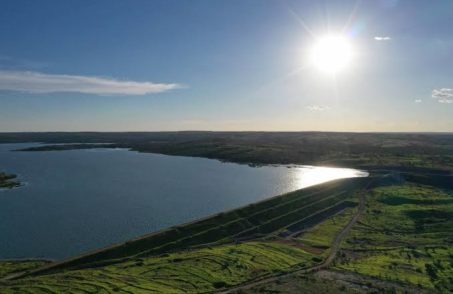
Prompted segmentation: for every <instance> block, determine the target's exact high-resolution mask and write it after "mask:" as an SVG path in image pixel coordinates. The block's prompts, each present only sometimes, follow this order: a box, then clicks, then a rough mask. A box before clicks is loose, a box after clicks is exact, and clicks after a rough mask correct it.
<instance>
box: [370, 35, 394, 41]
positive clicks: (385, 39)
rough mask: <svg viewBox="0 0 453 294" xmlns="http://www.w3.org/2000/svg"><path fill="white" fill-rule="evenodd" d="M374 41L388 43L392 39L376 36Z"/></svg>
mask: <svg viewBox="0 0 453 294" xmlns="http://www.w3.org/2000/svg"><path fill="white" fill-rule="evenodd" d="M374 39H375V40H376V41H390V40H391V39H392V38H390V37H389V36H376V37H374Z"/></svg>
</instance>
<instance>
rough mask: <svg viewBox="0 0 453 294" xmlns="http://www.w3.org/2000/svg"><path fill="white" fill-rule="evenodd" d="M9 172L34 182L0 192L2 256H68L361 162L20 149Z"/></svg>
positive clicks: (4, 148) (2, 166) (5, 167)
mask: <svg viewBox="0 0 453 294" xmlns="http://www.w3.org/2000/svg"><path fill="white" fill-rule="evenodd" d="M37 145H39V144H0V171H5V172H8V173H15V174H17V175H19V179H20V180H21V181H22V182H24V183H25V185H24V186H22V187H20V188H16V189H12V190H1V191H0V236H1V239H0V259H9V258H52V259H61V258H66V257H70V256H73V255H77V254H79V253H82V252H85V251H89V250H93V249H97V248H99V247H103V246H106V245H110V244H113V243H118V242H122V241H125V240H127V239H130V238H133V237H137V236H140V235H143V234H146V233H149V232H152V231H156V230H159V229H162V228H166V227H169V226H173V225H177V224H181V223H184V222H188V221H192V220H195V219H197V218H200V217H204V216H207V215H210V214H213V213H217V212H221V211H224V210H229V209H232V208H237V207H240V206H243V205H246V204H249V203H252V202H255V201H259V200H262V199H265V198H267V197H270V196H274V195H278V194H282V193H285V192H289V191H293V190H297V189H300V188H303V187H307V186H310V185H313V184H316V183H321V182H324V181H328V180H333V179H336V178H346V177H356V176H366V175H367V174H366V173H364V172H361V171H358V170H354V169H336V168H326V167H312V166H292V167H291V168H289V167H286V166H263V167H249V166H247V165H239V164H233V163H222V162H220V161H216V160H210V159H203V158H191V157H180V156H166V155H160V154H151V153H138V152H133V151H128V150H125V149H88V150H70V151H48V152H11V151H10V150H14V149H19V148H25V147H31V146H37Z"/></svg>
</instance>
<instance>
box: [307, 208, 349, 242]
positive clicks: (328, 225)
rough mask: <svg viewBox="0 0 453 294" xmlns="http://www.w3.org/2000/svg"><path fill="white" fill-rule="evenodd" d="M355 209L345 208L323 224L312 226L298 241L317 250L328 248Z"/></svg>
mask: <svg viewBox="0 0 453 294" xmlns="http://www.w3.org/2000/svg"><path fill="white" fill-rule="evenodd" d="M356 211H357V208H347V209H345V210H344V211H343V212H342V213H340V214H336V215H334V216H332V217H330V218H328V219H326V220H325V221H324V222H322V223H320V224H318V225H316V226H314V227H313V228H311V229H310V230H308V231H307V232H306V233H304V234H303V235H302V236H301V237H299V238H298V239H299V240H300V241H302V242H303V243H305V244H307V245H310V246H313V247H319V248H329V246H330V245H331V244H332V241H333V240H334V238H335V236H336V235H337V233H338V232H339V231H340V230H341V229H342V228H343V227H344V226H345V225H346V224H347V223H348V222H349V221H350V220H351V218H352V216H353V215H354V214H355V213H356Z"/></svg>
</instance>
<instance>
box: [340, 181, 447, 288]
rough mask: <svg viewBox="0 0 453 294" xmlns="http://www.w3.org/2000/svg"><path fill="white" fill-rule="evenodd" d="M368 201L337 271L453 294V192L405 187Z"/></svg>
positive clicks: (377, 193)
mask: <svg viewBox="0 0 453 294" xmlns="http://www.w3.org/2000/svg"><path fill="white" fill-rule="evenodd" d="M368 198H369V199H368V204H367V211H366V214H365V215H364V217H363V218H362V220H361V221H360V223H359V224H358V225H357V226H355V227H354V228H353V229H352V231H351V233H350V234H349V236H348V238H347V240H346V242H345V244H344V246H343V248H344V249H345V250H344V252H345V255H344V257H343V258H342V259H341V261H340V263H339V264H337V267H338V268H339V269H346V270H349V271H353V272H356V273H360V274H363V275H369V276H373V277H378V278H379V279H385V280H390V281H397V282H399V283H409V284H412V285H415V286H417V287H420V288H429V289H437V290H439V291H445V292H448V291H453V191H451V190H443V189H439V188H435V187H432V186H424V185H417V184H412V183H404V184H401V185H395V186H388V187H380V188H376V189H373V190H372V191H371V193H370V194H369V197H368Z"/></svg>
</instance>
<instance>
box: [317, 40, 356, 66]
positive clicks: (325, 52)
mask: <svg viewBox="0 0 453 294" xmlns="http://www.w3.org/2000/svg"><path fill="white" fill-rule="evenodd" d="M311 53H312V55H311V58H312V63H313V65H314V66H315V67H316V68H317V69H319V70H321V71H323V72H327V73H331V74H335V73H338V72H340V71H342V70H344V69H345V68H347V67H348V65H349V64H350V62H351V59H352V47H351V44H350V42H349V40H348V39H347V38H345V37H341V36H326V37H323V38H320V39H318V40H317V42H316V43H315V45H314V46H313V48H312V52H311Z"/></svg>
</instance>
